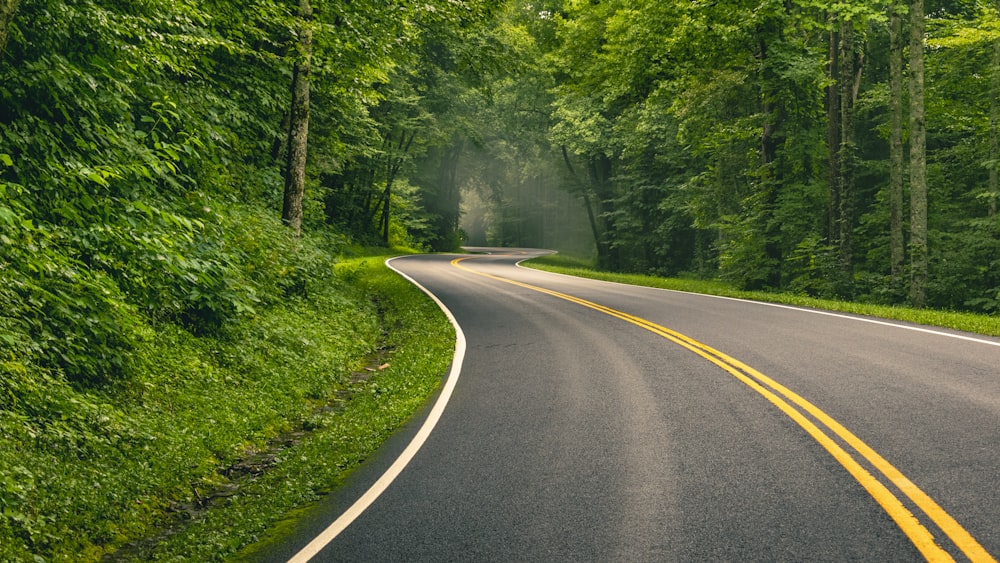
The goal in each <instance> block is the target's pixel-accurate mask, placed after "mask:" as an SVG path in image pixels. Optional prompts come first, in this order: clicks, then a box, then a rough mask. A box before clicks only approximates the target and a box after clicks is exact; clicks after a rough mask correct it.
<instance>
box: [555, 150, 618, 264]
mask: <svg viewBox="0 0 1000 563" xmlns="http://www.w3.org/2000/svg"><path fill="white" fill-rule="evenodd" d="M561 148H562V155H563V162H565V163H566V169H567V170H569V174H570V176H572V177H573V181H574V182H575V183H576V184H577V185H578V186H579V187H580V192H581V194H582V195H583V205H584V207H585V208H586V210H587V219H588V220H589V221H590V232H591V234H592V235H593V236H594V246H595V247H596V248H597V261H598V263H599V264H601V263H605V262H607V255H608V250H607V245H605V244H604V236H603V233H602V232H601V228H600V226H599V225H598V223H597V217H596V215H595V214H594V206H593V204H592V203H591V201H590V193H589V190H588V187H587V186H586V185H584V183H583V181H582V180H580V177H579V176H578V175H577V173H576V168H575V167H574V166H573V161H571V160H570V158H569V152H568V151H567V150H566V145H563V146H562V147H561Z"/></svg>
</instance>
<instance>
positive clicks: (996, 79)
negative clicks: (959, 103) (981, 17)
mask: <svg viewBox="0 0 1000 563" xmlns="http://www.w3.org/2000/svg"><path fill="white" fill-rule="evenodd" d="M995 8H996V9H997V12H1000V0H997V2H996V5H995ZM992 62H993V68H992V69H990V71H991V72H990V154H989V163H990V165H989V166H990V179H989V192H990V208H989V212H990V219H991V221H990V226H991V228H992V229H993V233H994V235H995V234H996V233H997V231H998V230H1000V229H998V225H997V223H996V216H997V199H998V198H1000V179H998V177H997V176H998V171H997V169H998V167H1000V163H998V162H997V160H998V159H1000V131H998V129H1000V39H994V40H993V61H992Z"/></svg>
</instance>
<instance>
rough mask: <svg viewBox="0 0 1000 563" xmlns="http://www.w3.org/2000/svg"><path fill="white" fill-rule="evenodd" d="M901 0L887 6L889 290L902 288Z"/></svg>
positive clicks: (903, 10)
mask: <svg viewBox="0 0 1000 563" xmlns="http://www.w3.org/2000/svg"><path fill="white" fill-rule="evenodd" d="M905 10H906V6H905V5H904V4H903V3H902V1H901V0H893V1H892V2H890V4H889V116H890V117H889V121H890V123H889V268H890V276H891V289H892V291H893V292H894V293H896V294H901V293H902V291H901V289H902V287H903V262H904V259H905V248H904V241H903V186H904V182H905V178H904V166H903V45H904V41H903V16H904V15H905Z"/></svg>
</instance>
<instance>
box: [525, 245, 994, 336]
mask: <svg viewBox="0 0 1000 563" xmlns="http://www.w3.org/2000/svg"><path fill="white" fill-rule="evenodd" d="M524 265H525V266H528V267H530V268H536V269H539V270H545V271H547V272H554V273H557V274H566V275H570V276H578V277H582V278H590V279H595V280H604V281H610V282H617V283H626V284H631V285H641V286H644V287H657V288H661V289H671V290H675V291H687V292H691V293H703V294H707V295H719V296H722V297H735V298H738V299H751V300H754V301H763V302H767V303H780V304H784V305H794V306H797V307H808V308H812V309H822V310H826V311H839V312H843V313H853V314H856V315H866V316H870V317H879V318H883V319H892V320H897V321H903V322H910V323H916V324H922V325H928V326H936V327H942V328H951V329H955V330H962V331H967V332H973V333H977V334H982V335H986V336H1000V317H997V316H996V315H983V314H975V313H965V312H955V311H941V310H934V309H914V308H912V307H905V306H890V305H879V304H874V303H863V302H856V301H840V300H835V299H819V298H816V297H810V296H808V295H801V294H796V293H789V292H779V291H747V290H743V289H738V288H737V287H735V286H734V285H733V284H731V283H727V282H723V281H718V280H701V279H694V278H666V277H660V276H649V275H642V274H621V273H616V272H607V271H602V270H599V269H597V268H596V267H595V265H594V264H593V262H592V261H590V260H585V259H582V258H577V257H573V256H566V255H561V254H550V255H547V256H541V257H538V258H533V259H531V260H530V261H528V262H525V263H524Z"/></svg>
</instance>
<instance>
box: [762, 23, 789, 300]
mask: <svg viewBox="0 0 1000 563" xmlns="http://www.w3.org/2000/svg"><path fill="white" fill-rule="evenodd" d="M767 47H768V44H767V40H766V39H765V38H763V37H761V38H759V40H758V44H757V48H758V58H759V60H760V61H761V72H760V83H761V87H762V92H761V94H762V95H761V100H762V103H761V113H762V114H763V115H764V126H763V127H762V128H761V134H760V166H761V176H760V182H761V189H763V190H764V198H763V209H762V210H761V211H762V213H761V217H760V220H761V223H762V227H763V230H764V255H765V257H766V259H767V264H766V265H765V269H766V272H767V274H766V276H765V279H764V285H766V286H767V287H773V288H778V287H781V270H782V268H781V263H782V260H781V245H780V244H779V237H780V225H779V224H778V222H777V221H775V220H774V212H775V209H776V208H777V207H778V187H779V186H780V185H781V178H780V177H779V174H778V172H779V171H778V170H777V160H778V146H779V142H780V139H779V138H778V131H780V129H781V125H782V121H783V117H784V115H783V112H782V108H781V107H780V106H779V105H778V104H776V103H775V101H774V99H775V93H774V91H773V89H772V87H771V85H772V84H774V83H775V81H776V78H775V77H774V76H772V75H773V74H774V73H773V72H772V71H770V68H769V65H770V63H769V62H768V60H767V59H768V48H767Z"/></svg>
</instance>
